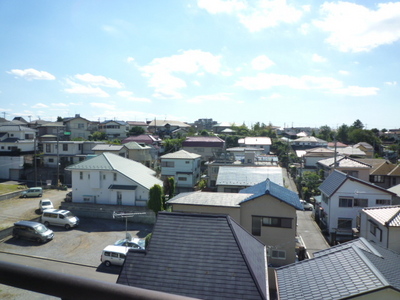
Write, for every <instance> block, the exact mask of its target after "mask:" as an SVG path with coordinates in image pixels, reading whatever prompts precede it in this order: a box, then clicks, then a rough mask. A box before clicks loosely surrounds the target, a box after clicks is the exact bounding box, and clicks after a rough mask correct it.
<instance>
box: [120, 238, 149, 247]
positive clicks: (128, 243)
mask: <svg viewBox="0 0 400 300" xmlns="http://www.w3.org/2000/svg"><path fill="white" fill-rule="evenodd" d="M114 246H124V247H128V248H131V249H145V241H144V240H142V239H139V238H132V239H131V240H128V239H122V240H118V241H116V242H115V243H114Z"/></svg>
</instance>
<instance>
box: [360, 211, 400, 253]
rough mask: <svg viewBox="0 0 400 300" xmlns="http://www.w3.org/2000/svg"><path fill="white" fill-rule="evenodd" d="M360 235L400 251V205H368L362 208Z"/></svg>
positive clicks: (382, 245)
mask: <svg viewBox="0 0 400 300" xmlns="http://www.w3.org/2000/svg"><path fill="white" fill-rule="evenodd" d="M360 236H361V237H364V238H365V239H367V240H368V241H373V242H375V243H376V244H378V245H380V246H381V247H385V248H388V249H390V250H393V251H395V252H397V253H400V206H399V205H392V206H382V207H366V208H364V209H363V210H361V214H360Z"/></svg>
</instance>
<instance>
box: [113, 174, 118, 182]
mask: <svg viewBox="0 0 400 300" xmlns="http://www.w3.org/2000/svg"><path fill="white" fill-rule="evenodd" d="M113 175H114V181H117V173H114V174H113Z"/></svg>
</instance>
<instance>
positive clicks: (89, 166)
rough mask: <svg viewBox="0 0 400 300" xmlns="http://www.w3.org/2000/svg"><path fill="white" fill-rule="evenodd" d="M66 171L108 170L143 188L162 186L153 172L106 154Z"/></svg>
mask: <svg viewBox="0 0 400 300" xmlns="http://www.w3.org/2000/svg"><path fill="white" fill-rule="evenodd" d="M66 170H69V171H71V170H97V171H101V170H109V171H116V172H119V173H121V174H122V175H124V176H126V177H127V178H129V179H131V180H133V181H135V182H136V183H138V184H140V185H141V186H143V187H145V188H148V189H149V188H151V187H152V186H153V185H155V184H159V185H161V186H162V184H163V183H162V181H161V180H159V179H158V178H156V177H155V174H156V173H155V171H153V170H152V169H150V168H147V167H146V166H144V165H142V164H141V163H138V162H136V161H134V160H131V159H127V158H124V157H121V156H119V155H116V154H113V153H110V152H106V153H103V154H101V155H98V156H95V157H93V158H90V159H87V160H84V161H82V162H80V163H77V164H75V165H71V166H68V167H67V168H66Z"/></svg>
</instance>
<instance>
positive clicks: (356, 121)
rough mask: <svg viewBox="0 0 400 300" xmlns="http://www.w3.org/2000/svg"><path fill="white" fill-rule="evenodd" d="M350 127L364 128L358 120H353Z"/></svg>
mask: <svg viewBox="0 0 400 300" xmlns="http://www.w3.org/2000/svg"><path fill="white" fill-rule="evenodd" d="M351 128H352V129H364V124H363V123H362V122H361V121H360V120H359V119H357V120H355V121H354V123H353V125H351Z"/></svg>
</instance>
